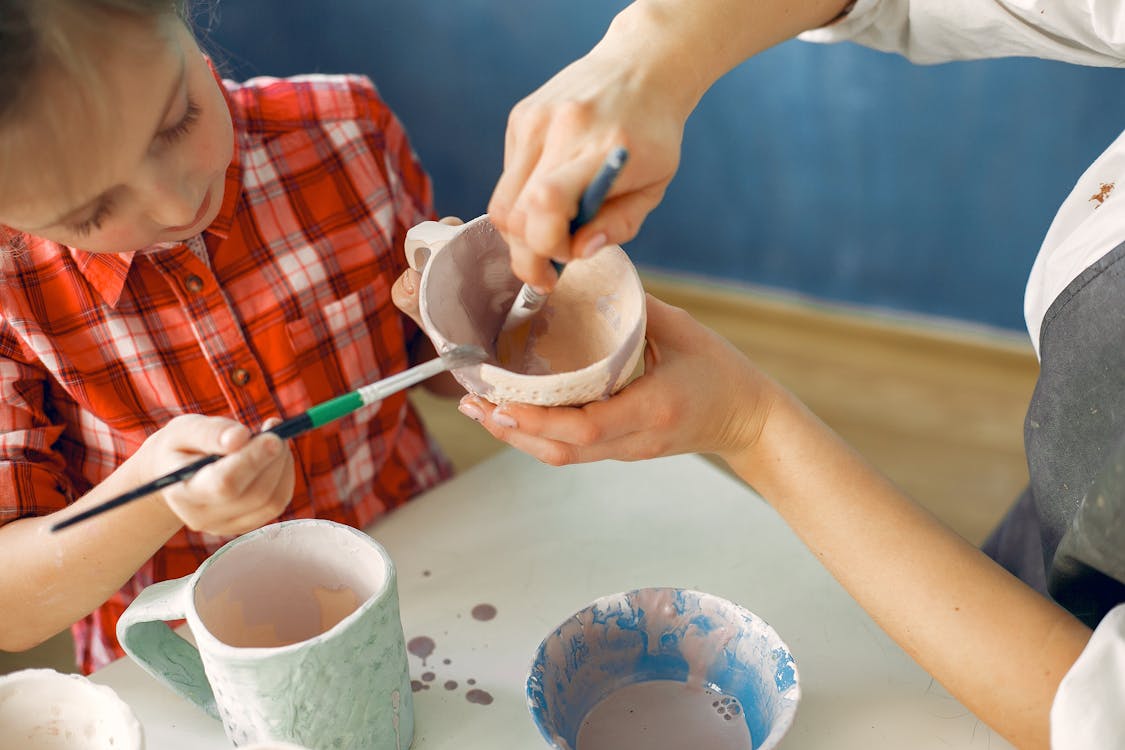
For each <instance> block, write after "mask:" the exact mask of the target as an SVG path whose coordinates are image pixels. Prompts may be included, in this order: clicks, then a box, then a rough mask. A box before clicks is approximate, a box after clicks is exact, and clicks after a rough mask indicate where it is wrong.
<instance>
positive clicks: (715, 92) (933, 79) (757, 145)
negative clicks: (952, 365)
mask: <svg viewBox="0 0 1125 750" xmlns="http://www.w3.org/2000/svg"><path fill="white" fill-rule="evenodd" d="M626 4H627V3H626V2H623V1H622V0H616V1H610V2H607V1H606V0H570V2H556V1H554V0H533V1H532V2H527V0H442V1H441V2H434V1H430V2H426V1H425V0H413V1H409V2H408V1H406V0H398V1H397V2H393V1H392V0H364V1H362V2H360V1H358V0H346V1H345V0H334V1H332V2H324V3H312V2H308V1H307V0H299V1H298V0H287V1H286V2H277V1H276V0H226V2H221V3H219V4H218V5H217V6H216V8H217V10H216V16H217V17H215V18H213V19H210V24H211V26H212V28H211V30H210V32H205V33H204V37H205V42H206V44H207V45H208V46H209V48H210V49H211V51H212V52H213V53H214V54H215V56H216V58H217V59H218V60H219V61H220V62H221V63H223V64H224V66H225V73H226V75H228V76H229V77H234V78H245V77H249V76H251V75H279V76H280V75H291V74H295V73H308V72H323V73H335V72H360V73H365V74H367V75H370V76H371V77H372V78H373V79H374V80H375V82H376V84H377V85H378V86H379V89H380V91H381V92H382V93H383V95H384V97H385V98H386V99H387V100H388V102H389V103H390V104H391V105H392V106H393V107H394V108H395V110H396V111H397V112H398V114H399V116H400V117H401V118H402V120H403V121H404V122H405V124H406V126H407V129H408V130H409V132H410V133H411V136H412V139H413V141H414V145H415V148H416V149H417V151H418V153H419V154H420V155H421V157H422V160H423V162H424V163H425V164H426V166H427V167H428V169H429V170H430V172H431V174H432V175H433V176H434V181H435V189H436V194H437V207H438V210H439V211H440V212H441V213H445V214H454V215H460V216H463V217H471V216H475V215H477V214H480V213H482V212H483V211H484V209H485V206H486V204H487V202H488V198H489V195H490V194H491V190H492V186H493V185H494V183H495V180H496V178H497V177H498V176H499V172H500V166H501V162H502V155H503V134H504V125H505V121H506V119H507V114H508V111H509V109H510V108H511V106H512V105H513V104H515V103H516V102H517V101H519V100H520V99H521V98H522V97H523V96H525V95H526V94H528V93H530V92H531V91H532V90H534V89H535V88H537V87H538V86H539V85H540V84H541V83H543V82H544V81H545V80H546V79H547V78H548V77H549V76H550V75H552V74H553V73H554V72H555V71H557V70H558V69H559V68H561V67H563V66H564V65H566V64H567V63H568V62H570V61H571V60H573V59H574V58H575V57H577V56H579V55H581V54H583V53H584V52H585V51H586V50H588V49H589V48H590V47H591V46H592V45H593V44H594V43H595V42H596V41H597V40H598V39H599V38H600V37H601V34H602V32H603V31H604V29H605V27H606V25H607V24H608V23H609V21H610V19H611V18H612V17H613V15H614V14H615V13H616V12H617V11H618V10H619V9H620V8H622V7H624V6H625V5H626ZM201 22H202V24H203V25H204V26H206V25H207V24H208V19H206V18H204V19H201ZM1122 75H1123V74H1122V73H1121V72H1119V71H1117V70H1103V69H1093V68H1080V67H1077V66H1067V65H1062V64H1059V63H1049V62H1044V61H1039V60H995V61H986V62H973V63H953V64H946V65H940V66H932V67H921V66H914V65H911V64H910V63H908V62H906V61H905V60H902V59H901V58H898V57H895V56H891V55H885V54H881V53H877V52H872V51H870V50H866V49H863V48H859V47H857V46H855V45H850V44H844V45H832V46H825V47H822V46H818V45H812V44H806V43H803V42H797V41H794V42H789V43H786V44H784V45H781V46H780V47H778V48H776V49H773V50H770V51H768V52H766V53H765V54H763V55H760V56H758V57H757V58H755V59H754V60H752V61H750V62H748V63H746V64H744V65H742V66H741V67H740V68H738V69H737V70H735V71H733V72H732V73H731V74H729V75H728V76H727V77H725V78H724V79H723V80H721V81H720V82H719V83H718V84H717V85H716V86H715V87H714V88H713V89H712V91H711V92H710V93H709V94H708V95H707V97H705V98H704V100H703V103H702V104H701V105H700V107H699V108H698V109H697V110H696V112H695V114H694V115H693V116H692V118H691V120H689V122H688V127H687V130H686V133H685V139H684V147H683V161H682V164H681V167H680V172H679V174H678V175H677V177H676V179H675V180H674V181H673V183H672V185H671V187H670V188H669V191H668V194H667V196H666V198H665V200H664V202H663V203H662V204H661V206H660V207H659V208H657V209H656V211H655V212H654V213H653V214H652V215H651V216H650V218H649V220H648V222H647V223H646V224H645V226H644V228H643V230H642V232H641V234H640V235H639V236H638V237H637V239H635V240H634V241H633V242H632V243H630V244H629V245H628V246H627V248H626V249H627V250H628V251H629V253H630V255H631V256H632V257H633V258H634V260H635V261H636V262H637V263H638V264H639V265H642V266H647V267H651V268H660V269H665V270H673V271H684V272H688V273H690V274H694V275H702V276H707V277H715V278H732V279H735V280H738V281H744V282H749V283H752V284H760V285H767V286H772V287H777V288H782V289H786V290H791V291H796V292H799V293H803V294H807V295H811V296H814V297H817V298H822V299H827V300H837V301H844V302H851V303H860V304H864V305H873V306H879V307H884V308H890V309H893V310H905V311H912V312H919V313H926V314H936V315H942V316H948V317H954V318H960V319H964V320H968V321H973V322H978V323H984V324H988V325H993V326H1000V327H1005V328H1011V329H1022V328H1023V317H1022V296H1023V285H1024V282H1025V280H1026V277H1027V272H1028V270H1029V269H1030V268H1031V263H1032V261H1033V260H1034V257H1035V252H1036V251H1037V249H1038V247H1039V243H1040V241H1041V239H1042V237H1043V234H1044V233H1045V232H1046V229H1047V227H1048V225H1049V223H1050V221H1051V218H1052V217H1053V215H1054V213H1055V210H1056V208H1057V207H1058V205H1059V203H1060V202H1061V201H1062V199H1063V198H1064V197H1065V196H1066V195H1067V193H1068V192H1069V191H1070V189H1071V187H1072V186H1073V184H1074V181H1075V180H1076V179H1077V178H1078V176H1079V175H1080V174H1081V173H1082V172H1083V171H1084V170H1085V168H1086V167H1087V166H1088V164H1089V163H1090V162H1091V161H1092V160H1093V159H1094V158H1095V157H1096V156H1097V155H1098V154H1099V153H1100V152H1101V151H1102V149H1104V148H1105V146H1106V145H1108V144H1109V142H1110V141H1112V140H1113V138H1114V137H1115V136H1116V135H1117V133H1118V132H1120V130H1121V128H1122V126H1123V125H1125V99H1123V98H1122V97H1117V96H1110V95H1109V93H1110V92H1116V91H1119V90H1120V84H1121V82H1122V80H1123V79H1122V77H1121V76H1122Z"/></svg>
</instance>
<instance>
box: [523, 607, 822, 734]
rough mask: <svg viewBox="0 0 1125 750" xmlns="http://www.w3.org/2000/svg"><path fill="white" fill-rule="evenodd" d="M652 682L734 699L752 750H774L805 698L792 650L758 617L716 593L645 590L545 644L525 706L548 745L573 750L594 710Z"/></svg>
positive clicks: (565, 627) (581, 619) (587, 615)
mask: <svg viewBox="0 0 1125 750" xmlns="http://www.w3.org/2000/svg"><path fill="white" fill-rule="evenodd" d="M647 680H674V681H679V682H685V683H687V684H688V685H695V686H697V687H702V688H705V689H708V690H712V691H715V692H718V693H722V694H723V695H726V696H731V697H733V698H737V699H738V701H739V703H740V704H741V706H742V712H741V715H742V717H744V719H745V721H746V724H747V727H748V729H749V732H750V738H751V742H752V746H753V750H770V749H771V748H774V747H776V746H777V744H778V743H779V742H780V741H781V739H782V737H784V736H785V733H786V732H787V731H788V730H789V727H790V726H791V725H792V724H793V718H794V716H795V714H796V711H797V703H798V702H799V700H800V697H801V689H800V685H799V684H798V675H797V664H796V662H795V661H794V659H793V655H792V654H791V653H790V651H789V647H788V646H786V645H785V643H784V642H783V641H782V640H781V638H780V637H779V636H778V634H777V632H776V631H774V629H773V628H771V627H770V626H769V625H768V624H767V623H766V622H765V621H764V620H762V619H761V618H760V617H758V616H757V615H755V614H753V613H752V612H749V611H748V610H746V609H744V608H743V607H740V606H738V605H737V604H734V603H732V602H730V601H728V600H726V599H723V598H721V597H718V596H713V595H711V594H705V593H702V592H699V591H691V590H686V589H673V588H646V589H637V590H635V591H628V592H624V593H620V594H612V595H610V596H605V597H602V598H601V599H598V600H597V601H595V602H593V603H592V604H590V605H589V606H587V607H585V608H584V609H582V610H580V611H579V612H577V613H575V614H574V615H573V616H572V617H570V618H568V619H567V620H566V622H564V623H562V624H561V625H560V626H559V627H558V628H556V629H555V631H554V632H553V633H551V634H550V635H548V636H547V637H546V638H545V639H544V640H543V642H542V644H540V646H539V650H538V652H537V653H536V655H535V659H534V661H533V662H532V664H531V670H530V672H529V674H528V678H527V701H528V707H529V709H530V710H531V716H532V719H533V720H534V721H535V724H536V726H537V727H538V729H539V732H540V733H541V734H542V735H543V737H544V738H545V739H546V740H547V742H548V744H550V745H551V746H552V747H554V748H559V749H560V750H573V749H574V748H575V747H576V745H577V738H578V731H579V729H580V728H581V726H582V722H583V719H584V718H585V717H586V715H587V714H588V713H589V712H590V710H591V709H592V708H593V707H594V706H596V705H597V704H598V703H599V702H600V701H601V700H602V699H603V698H605V697H606V696H608V695H609V694H610V693H612V692H613V691H615V690H617V689H619V688H622V687H625V686H626V685H631V684H633V683H637V682H643V681H647Z"/></svg>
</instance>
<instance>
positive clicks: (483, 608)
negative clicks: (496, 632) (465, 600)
mask: <svg viewBox="0 0 1125 750" xmlns="http://www.w3.org/2000/svg"><path fill="white" fill-rule="evenodd" d="M495 616H496V607H493V606H492V605H491V604H478V605H477V606H475V607H473V619H474V620H480V621H482V622H486V621H488V620H491V619H492V618H493V617H495Z"/></svg>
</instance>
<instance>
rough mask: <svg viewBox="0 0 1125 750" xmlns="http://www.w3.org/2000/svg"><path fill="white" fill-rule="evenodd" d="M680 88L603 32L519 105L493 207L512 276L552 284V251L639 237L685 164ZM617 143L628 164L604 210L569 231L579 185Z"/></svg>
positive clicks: (584, 250)
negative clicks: (598, 41)
mask: <svg viewBox="0 0 1125 750" xmlns="http://www.w3.org/2000/svg"><path fill="white" fill-rule="evenodd" d="M680 94H681V92H680V91H679V90H677V87H676V86H675V84H674V82H672V81H668V80H665V78H664V77H663V76H660V75H658V74H656V73H655V72H654V71H651V70H649V69H647V68H645V67H643V66H641V65H639V64H638V63H637V60H636V59H635V58H634V57H632V56H631V55H628V54H623V53H622V52H619V51H617V50H616V49H615V48H614V47H613V46H612V45H611V44H610V43H609V42H606V41H603V43H602V44H600V45H599V46H598V47H596V48H595V49H594V50H593V51H591V52H590V53H589V54H588V55H586V56H585V57H583V58H581V59H579V60H577V61H576V62H574V63H572V64H571V65H569V66H568V67H566V68H564V69H563V70H562V71H560V72H559V73H558V74H557V75H555V76H554V77H553V78H552V79H551V80H549V81H548V82H547V83H546V84H544V85H543V86H542V87H541V88H539V90H537V91H535V92H534V93H533V94H531V95H530V96H528V97H527V98H526V99H524V100H523V101H521V102H520V103H519V104H517V105H516V106H515V108H514V109H513V110H512V112H511V114H510V116H509V118H508V130H507V134H506V136H505V143H504V172H503V174H501V176H500V180H499V182H498V183H497V184H496V188H495V190H494V192H493V194H492V199H491V201H490V202H489V204H488V214H489V217H490V219H491V220H492V223H493V224H494V225H495V226H496V227H497V228H498V229H499V230H500V232H501V233H502V234H503V235H504V238H505V239H506V240H507V242H508V244H509V246H510V247H511V252H512V271H513V272H514V273H515V275H516V276H518V277H519V278H520V279H521V280H522V281H524V282H527V283H529V284H532V285H533V286H536V287H541V288H545V289H550V288H552V287H553V286H554V285H555V279H556V275H555V272H554V270H552V268H551V266H550V264H549V261H550V260H551V259H555V260H558V261H562V262H566V261H569V260H571V259H572V258H577V257H588V256H589V255H591V254H593V253H595V252H597V251H598V250H599V249H601V248H602V247H604V246H605V245H607V244H621V243H624V242H627V241H629V240H631V239H633V237H634V236H636V234H637V231H638V230H639V229H640V227H641V224H642V223H643V222H644V220H645V217H646V216H648V213H649V212H650V211H651V210H652V209H653V208H655V207H656V205H657V204H658V203H660V201H661V199H662V198H663V197H664V191H665V189H666V188H667V187H668V183H669V182H670V181H671V180H672V176H673V175H674V174H675V173H676V169H677V167H678V166H679V161H680V141H681V140H682V138H683V129H684V122H685V120H686V119H687V116H688V114H689V113H690V111H691V106H687V105H685V104H684V103H683V102H681V101H680V100H679V98H678V97H679V96H680ZM691 105H694V101H692V102H691ZM618 146H624V147H625V148H627V149H628V150H629V161H628V163H627V164H626V166H625V168H624V169H623V170H622V172H621V174H620V175H619V176H618V178H617V180H616V182H615V183H614V185H613V187H612V189H611V190H610V192H609V194H608V196H607V197H606V201H605V203H604V204H603V206H602V208H601V210H600V211H599V212H598V214H597V215H596V216H595V217H594V218H593V220H592V221H590V222H589V223H588V224H586V225H585V226H584V227H582V228H581V229H580V230H579V231H578V232H576V233H575V235H574V237H571V236H570V230H569V226H570V221H571V219H573V218H574V216H575V215H576V214H577V211H578V202H579V198H580V197H581V194H582V191H583V190H585V189H586V187H587V185H589V184H590V182H591V180H593V178H594V175H595V174H596V173H597V171H598V169H599V168H600V167H601V166H602V163H603V162H604V161H605V159H606V156H607V155H608V154H609V153H610V152H611V151H612V150H613V149H615V148H617V147H618Z"/></svg>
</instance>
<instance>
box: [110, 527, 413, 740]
mask: <svg viewBox="0 0 1125 750" xmlns="http://www.w3.org/2000/svg"><path fill="white" fill-rule="evenodd" d="M179 619H186V620H187V623H188V626H189V627H190V628H191V634H192V636H193V637H194V640H195V643H196V645H195V646H193V645H192V644H191V643H189V642H188V641H187V640H185V639H184V638H181V637H180V636H179V635H177V634H176V633H175V632H174V631H172V630H171V629H170V628H169V627H168V625H167V622H168V621H174V620H179ZM117 635H118V638H119V639H120V641H121V644H122V646H124V648H125V651H126V652H127V653H128V654H129V655H130V656H131V657H132V658H133V659H134V660H136V662H137V663H138V664H139V665H140V666H141V667H142V668H144V669H145V671H147V672H148V673H149V674H151V675H153V676H154V677H156V678H157V679H158V680H160V681H162V682H164V683H165V684H167V685H168V686H169V687H171V688H172V689H173V690H175V691H176V692H177V693H179V694H181V695H183V696H184V697H186V698H188V699H190V700H192V701H194V702H195V703H197V704H198V705H199V706H200V707H202V708H203V709H204V710H205V711H207V712H208V713H210V714H211V715H212V716H215V717H216V718H220V719H221V720H222V722H223V726H224V728H225V730H226V733H227V736H228V737H229V738H230V740H231V742H233V743H234V744H235V746H245V745H250V744H252V743H260V742H270V741H272V742H292V743H297V744H300V745H304V746H306V747H308V748H311V750H322V749H323V750H328V749H329V748H332V750H369V749H370V748H388V749H393V750H403V749H404V748H408V747H409V746H410V743H411V741H412V740H413V736H414V705H413V701H412V698H411V690H410V674H409V672H408V667H407V661H406V645H405V641H404V638H403V632H402V624H401V622H400V620H399V608H398V590H397V586H396V579H395V568H394V564H393V563H392V562H391V559H390V557H389V556H388V555H387V552H386V550H384V549H383V547H382V546H380V545H379V544H377V543H376V542H375V541H374V540H373V539H371V538H370V537H369V536H367V535H366V534H364V533H362V532H360V531H357V530H356V529H353V528H351V527H349V526H344V525H342V524H338V523H334V522H332V521H322V520H298V521H285V522H282V523H277V524H272V525H270V526H265V527H263V528H261V529H257V530H256V531H252V532H250V533H248V534H244V535H243V536H240V537H238V538H237V539H234V540H232V541H231V542H229V543H227V544H226V545H225V546H223V547H222V548H221V549H220V550H219V551H218V552H216V553H215V554H214V555H212V556H211V557H209V558H208V559H207V560H206V561H205V562H204V563H203V564H202V565H201V566H200V567H199V569H198V570H197V571H196V572H195V573H193V574H192V575H190V576H187V577H185V578H179V579H176V580H174V581H165V582H163V583H157V584H154V585H152V586H149V587H148V588H146V589H145V590H144V591H143V592H141V595H140V596H139V597H137V599H136V600H135V601H134V602H133V603H132V604H131V605H130V606H129V608H128V609H127V610H126V611H125V613H124V615H122V617H121V620H120V622H119V623H118V626H117Z"/></svg>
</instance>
